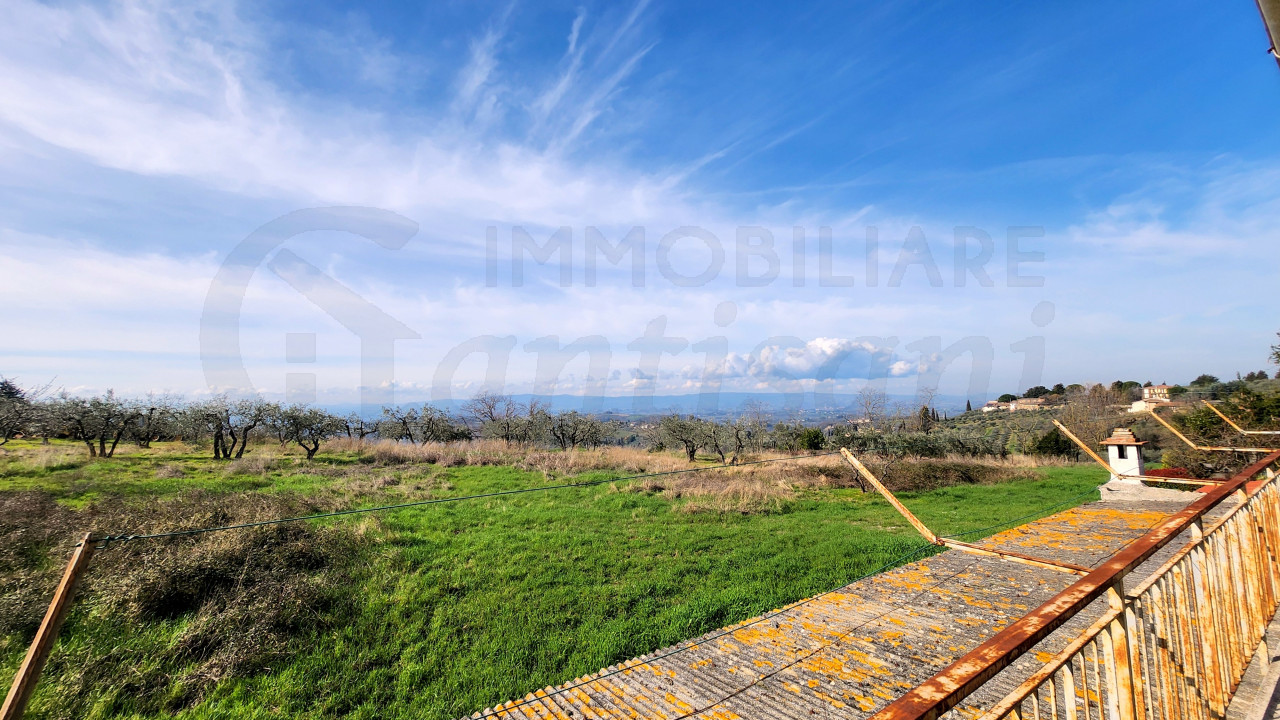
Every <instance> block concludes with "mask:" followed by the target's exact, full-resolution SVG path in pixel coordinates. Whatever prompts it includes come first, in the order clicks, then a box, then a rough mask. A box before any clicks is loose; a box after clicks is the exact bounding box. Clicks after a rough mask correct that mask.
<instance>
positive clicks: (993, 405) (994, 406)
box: [982, 400, 1009, 413]
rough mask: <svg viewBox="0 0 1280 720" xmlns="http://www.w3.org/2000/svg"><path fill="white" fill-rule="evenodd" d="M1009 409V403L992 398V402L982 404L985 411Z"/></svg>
mask: <svg viewBox="0 0 1280 720" xmlns="http://www.w3.org/2000/svg"><path fill="white" fill-rule="evenodd" d="M1008 409H1009V403H1002V402H999V401H997V400H992V401H991V402H989V403H987V404H986V405H983V406H982V412H984V413H989V412H996V411H1001V410H1008Z"/></svg>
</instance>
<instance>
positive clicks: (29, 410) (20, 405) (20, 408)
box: [0, 376, 35, 445]
mask: <svg viewBox="0 0 1280 720" xmlns="http://www.w3.org/2000/svg"><path fill="white" fill-rule="evenodd" d="M34 412H35V404H34V403H33V402H32V401H31V398H30V397H28V393H27V391H26V390H24V389H23V388H21V387H20V386H18V384H17V383H15V382H13V381H12V380H10V379H8V378H6V377H3V376H0V445H4V444H6V443H8V442H9V441H10V440H12V439H13V437H14V436H15V435H17V434H18V433H21V432H22V431H24V430H25V429H26V428H27V424H28V423H29V422H30V421H31V418H32V415H33V413H34Z"/></svg>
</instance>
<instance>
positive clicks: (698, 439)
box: [658, 414, 704, 462]
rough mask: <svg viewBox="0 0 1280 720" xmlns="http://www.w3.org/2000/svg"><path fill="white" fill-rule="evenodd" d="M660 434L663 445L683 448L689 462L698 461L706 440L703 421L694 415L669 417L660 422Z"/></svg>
mask: <svg viewBox="0 0 1280 720" xmlns="http://www.w3.org/2000/svg"><path fill="white" fill-rule="evenodd" d="M658 432H659V437H661V438H662V440H663V444H667V445H672V446H681V447H683V448H684V454H685V456H687V457H688V458H689V462H693V461H694V460H696V459H697V457H698V448H699V447H701V446H702V443H703V439H704V435H703V429H702V421H701V420H699V419H698V418H696V417H694V416H692V415H690V416H688V417H681V416H680V415H678V414H673V415H667V416H666V417H664V418H662V419H661V420H659V421H658Z"/></svg>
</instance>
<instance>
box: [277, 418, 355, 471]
mask: <svg viewBox="0 0 1280 720" xmlns="http://www.w3.org/2000/svg"><path fill="white" fill-rule="evenodd" d="M279 422H280V423H281V424H282V425H283V426H284V427H285V428H287V437H288V439H289V440H290V441H291V442H295V443H297V444H298V446H299V447H301V448H302V449H303V451H305V452H306V453H307V459H308V460H311V459H313V458H315V456H316V453H317V452H319V451H320V445H321V444H322V443H323V442H324V441H325V440H328V439H329V438H331V437H333V436H334V435H337V434H338V433H340V432H342V429H343V425H344V420H343V419H342V418H339V417H336V416H334V415H331V414H329V413H327V412H325V411H324V410H321V409H319V408H313V407H307V406H305V405H290V406H289V407H286V408H282V409H281V411H280V419H279Z"/></svg>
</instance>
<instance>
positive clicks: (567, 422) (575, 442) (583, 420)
mask: <svg viewBox="0 0 1280 720" xmlns="http://www.w3.org/2000/svg"><path fill="white" fill-rule="evenodd" d="M613 429H614V426H613V425H612V424H611V423H606V422H602V421H601V420H598V419H596V418H594V417H591V416H590V415H583V414H582V413H580V412H578V411H577V410H569V411H567V412H562V413H559V414H557V415H552V416H550V418H549V420H548V425H547V433H548V434H549V435H550V437H551V440H552V442H553V443H554V444H556V445H559V446H560V449H561V450H573V449H574V448H577V447H578V446H585V447H597V446H599V445H600V444H602V443H603V442H604V440H605V438H607V437H608V436H609V434H610V433H612V432H613Z"/></svg>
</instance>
